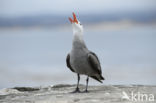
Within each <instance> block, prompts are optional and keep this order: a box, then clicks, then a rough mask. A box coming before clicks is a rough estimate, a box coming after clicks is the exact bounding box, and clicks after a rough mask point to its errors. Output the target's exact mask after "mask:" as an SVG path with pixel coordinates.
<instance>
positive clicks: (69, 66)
mask: <svg viewBox="0 0 156 103" xmlns="http://www.w3.org/2000/svg"><path fill="white" fill-rule="evenodd" d="M66 65H67V67H68V68H69V69H70V70H71V71H72V72H75V71H74V69H73V68H72V67H71V65H70V54H68V55H67V57H66Z"/></svg>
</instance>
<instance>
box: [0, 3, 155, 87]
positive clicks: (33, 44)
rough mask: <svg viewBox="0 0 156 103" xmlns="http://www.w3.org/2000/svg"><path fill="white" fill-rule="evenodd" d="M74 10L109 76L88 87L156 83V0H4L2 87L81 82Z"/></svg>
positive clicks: (0, 10)
mask: <svg viewBox="0 0 156 103" xmlns="http://www.w3.org/2000/svg"><path fill="white" fill-rule="evenodd" d="M72 12H75V13H76V14H77V17H78V19H79V21H80V22H81V23H82V24H83V26H84V40H85V42H86V44H87V46H88V48H89V49H90V50H92V51H93V52H95V53H96V54H97V55H98V57H99V59H100V61H101V66H102V71H103V76H104V77H105V78H106V80H105V81H104V83H103V84H100V83H98V82H97V81H95V80H93V79H90V82H89V84H90V85H109V84H141V85H156V79H155V78H156V45H155V44H156V1H155V0H0V88H7V87H15V86H47V85H55V84H62V83H64V84H76V83H77V77H76V75H75V74H74V73H72V72H71V71H70V70H69V69H68V68H67V67H66V56H67V53H69V52H70V50H71V47H72V36H73V34H72V27H71V24H70V22H69V21H68V17H72ZM85 79H86V77H85V76H82V79H81V80H82V81H81V82H80V83H82V84H85Z"/></svg>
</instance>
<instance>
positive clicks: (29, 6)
mask: <svg viewBox="0 0 156 103" xmlns="http://www.w3.org/2000/svg"><path fill="white" fill-rule="evenodd" d="M154 10H155V11H156V0H0V16H25V15H40V14H71V12H73V11H74V12H80V13H82V14H84V13H98V12H99V13H101V12H118V11H121V12H122V11H132V12H133V11H154Z"/></svg>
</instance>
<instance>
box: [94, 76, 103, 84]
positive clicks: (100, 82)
mask: <svg viewBox="0 0 156 103" xmlns="http://www.w3.org/2000/svg"><path fill="white" fill-rule="evenodd" d="M91 78H93V79H95V80H97V81H99V82H100V83H103V82H102V81H101V80H100V79H99V78H97V77H96V76H91Z"/></svg>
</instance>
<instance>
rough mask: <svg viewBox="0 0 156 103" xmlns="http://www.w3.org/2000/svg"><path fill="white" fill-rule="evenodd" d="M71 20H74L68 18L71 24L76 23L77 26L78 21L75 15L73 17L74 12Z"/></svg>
mask: <svg viewBox="0 0 156 103" xmlns="http://www.w3.org/2000/svg"><path fill="white" fill-rule="evenodd" d="M73 19H74V20H72V18H70V17H69V21H70V22H71V23H77V24H78V20H77V18H76V15H75V13H74V12H73Z"/></svg>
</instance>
